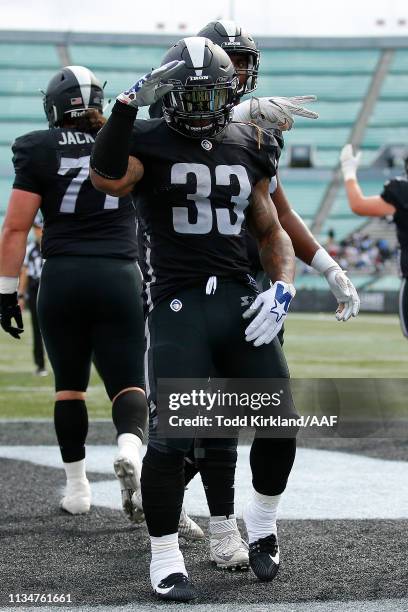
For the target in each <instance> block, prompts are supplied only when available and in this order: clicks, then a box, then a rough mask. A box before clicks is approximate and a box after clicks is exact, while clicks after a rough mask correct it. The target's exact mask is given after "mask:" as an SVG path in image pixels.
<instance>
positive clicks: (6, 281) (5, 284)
mask: <svg viewBox="0 0 408 612" xmlns="http://www.w3.org/2000/svg"><path fill="white" fill-rule="evenodd" d="M17 287H18V277H17V276H16V277H14V276H0V293H15V292H16V291H17Z"/></svg>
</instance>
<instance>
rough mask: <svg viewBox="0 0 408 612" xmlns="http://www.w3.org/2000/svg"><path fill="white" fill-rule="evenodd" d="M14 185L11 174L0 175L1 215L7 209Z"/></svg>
mask: <svg viewBox="0 0 408 612" xmlns="http://www.w3.org/2000/svg"><path fill="white" fill-rule="evenodd" d="M12 185H13V178H12V177H11V176H9V177H0V215H2V214H4V213H5V211H6V208H7V204H8V201H9V197H10V190H11V187H12Z"/></svg>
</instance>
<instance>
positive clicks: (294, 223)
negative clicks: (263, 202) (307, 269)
mask: <svg viewBox="0 0 408 612" xmlns="http://www.w3.org/2000/svg"><path fill="white" fill-rule="evenodd" d="M279 222H280V224H281V225H282V227H283V229H284V230H285V231H286V232H287V234H288V235H289V238H290V239H291V241H292V245H293V248H294V250H295V255H296V257H299V259H301V260H302V261H303V262H304V263H306V264H308V265H310V263H311V261H312V259H313V257H314V256H315V254H316V253H317V251H318V250H319V249H320V248H321V245H320V244H319V243H318V242H317V240H316V239H315V237H314V236H313V234H312V233H311V232H310V230H309V228H308V227H307V225H306V224H305V223H304V221H303V220H302V219H301V218H300V217H299V215H298V214H297V213H296V212H295V211H294V210H293V209H292V208H291V209H290V210H288V211H287V212H286V213H285V214H284V215H279Z"/></svg>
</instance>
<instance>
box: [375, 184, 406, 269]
mask: <svg viewBox="0 0 408 612" xmlns="http://www.w3.org/2000/svg"><path fill="white" fill-rule="evenodd" d="M381 197H382V199H383V200H385V201H386V202H388V203H389V204H392V206H395V208H396V209H397V210H396V212H395V214H394V222H395V225H396V226H397V237H398V242H399V244H400V248H401V260H400V261H401V273H402V275H403V276H408V179H407V178H406V177H402V176H398V177H396V178H394V179H391V180H390V181H387V182H386V183H385V185H384V189H383V191H382V194H381Z"/></svg>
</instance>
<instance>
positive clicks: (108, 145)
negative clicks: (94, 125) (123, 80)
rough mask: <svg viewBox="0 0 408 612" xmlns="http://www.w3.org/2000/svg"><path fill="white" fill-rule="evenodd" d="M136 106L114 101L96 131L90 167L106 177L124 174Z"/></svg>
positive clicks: (111, 177) (113, 178) (114, 177)
mask: <svg viewBox="0 0 408 612" xmlns="http://www.w3.org/2000/svg"><path fill="white" fill-rule="evenodd" d="M136 115H137V108H135V107H133V106H128V105H126V104H123V103H122V102H116V103H115V104H114V106H113V108H112V114H111V116H110V117H109V119H108V121H107V122H106V123H105V125H104V126H103V128H102V129H101V130H100V132H99V133H98V135H97V137H96V140H95V144H94V147H93V149H92V155H91V164H90V165H91V168H92V170H94V172H96V174H99V175H100V176H103V177H104V178H107V179H112V180H115V179H120V178H122V177H123V176H125V174H126V171H127V167H128V158H129V151H130V143H131V136H132V128H133V123H134V121H135V119H136Z"/></svg>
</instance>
